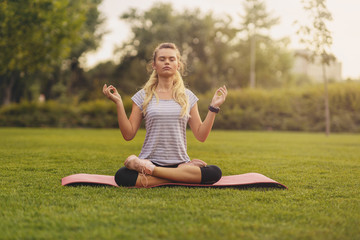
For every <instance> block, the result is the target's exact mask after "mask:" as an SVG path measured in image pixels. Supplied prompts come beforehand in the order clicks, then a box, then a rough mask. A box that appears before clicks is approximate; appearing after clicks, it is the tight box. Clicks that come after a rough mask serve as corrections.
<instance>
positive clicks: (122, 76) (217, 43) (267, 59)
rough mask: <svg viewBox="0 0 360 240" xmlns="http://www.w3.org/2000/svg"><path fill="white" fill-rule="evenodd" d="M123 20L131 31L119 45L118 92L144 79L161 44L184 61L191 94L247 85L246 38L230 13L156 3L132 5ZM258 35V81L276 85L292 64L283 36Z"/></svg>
mask: <svg viewBox="0 0 360 240" xmlns="http://www.w3.org/2000/svg"><path fill="white" fill-rule="evenodd" d="M261 13H262V12H261ZM259 14H260V13H259ZM258 17H259V16H258ZM259 18H260V17H259ZM265 18H266V16H264V17H263V18H262V20H264V19H265ZM122 19H123V20H125V21H127V22H128V23H129V25H130V27H131V29H132V32H133V37H132V38H131V39H130V40H129V41H128V42H126V43H124V44H123V45H122V46H121V47H119V49H118V51H119V52H120V54H121V55H122V58H121V62H120V64H119V67H118V68H117V70H116V73H117V76H118V79H119V82H120V84H119V85H120V89H123V91H125V92H127V93H133V92H135V91H136V89H137V88H138V87H139V86H142V85H143V84H144V83H145V82H146V81H147V74H146V69H145V67H146V64H147V62H148V61H149V60H150V59H151V57H152V54H153V50H154V49H155V47H156V46H157V45H158V44H159V43H161V42H174V43H175V44H176V45H177V46H178V47H179V48H180V51H181V52H182V55H183V58H184V59H185V60H186V61H187V63H188V74H187V76H186V77H185V81H186V83H187V84H188V86H190V88H191V89H193V90H195V91H196V92H199V93H205V92H207V91H208V90H210V89H212V88H215V87H217V86H220V85H223V84H226V85H227V86H229V87H231V88H238V87H247V86H248V76H249V61H250V60H249V59H250V53H249V41H248V39H245V40H243V39H241V38H239V35H238V32H239V29H238V28H235V27H233V22H232V19H231V18H230V17H223V18H217V17H215V16H214V15H213V14H212V13H207V14H204V13H202V12H201V11H200V9H195V10H185V11H184V12H176V11H175V10H174V9H173V8H172V5H170V4H159V3H157V4H156V5H154V6H153V7H152V8H150V9H148V10H147V11H145V12H139V11H138V10H136V9H131V10H129V11H128V12H127V13H125V14H123V15H122ZM264 21H265V20H264ZM270 22H273V20H270V21H268V22H267V24H268V25H266V24H264V23H262V24H261V26H259V28H262V29H264V28H266V29H268V28H270V26H269V24H270ZM164 23H166V24H164ZM240 24H241V26H240V29H244V28H246V26H244V25H246V24H247V23H240ZM270 25H271V24H270ZM258 35H259V41H258V44H257V49H258V51H257V54H258V56H257V59H258V61H257V65H258V67H257V73H258V75H259V84H258V85H259V86H262V87H277V86H281V85H282V84H283V83H284V82H285V80H284V79H286V78H287V77H288V75H289V70H290V68H291V66H292V59H291V57H292V56H291V55H290V54H289V53H288V50H287V40H281V41H273V40H271V39H270V38H269V37H263V35H261V33H260V32H259V33H258ZM274 73H275V74H274Z"/></svg>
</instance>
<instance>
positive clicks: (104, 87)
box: [103, 84, 107, 94]
mask: <svg viewBox="0 0 360 240" xmlns="http://www.w3.org/2000/svg"><path fill="white" fill-rule="evenodd" d="M106 88H107V86H106V84H104V86H103V93H104V94H105V90H106Z"/></svg>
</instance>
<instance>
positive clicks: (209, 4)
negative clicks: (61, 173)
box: [0, 0, 360, 132]
mask: <svg viewBox="0 0 360 240" xmlns="http://www.w3.org/2000/svg"><path fill="white" fill-rule="evenodd" d="M359 10H360V2H359V1H356V0H347V1H342V2H339V1H336V0H328V1H325V0H292V1H286V0H242V1H240V0H238V1H234V0H222V1H220V0H209V1H200V0H184V1H171V0H168V1H166V0H163V1H152V0H147V1H145V0H135V1H122V0H121V1H117V0H102V1H101V0H80V1H67V0H37V1H25V0H18V1H5V0H2V1H1V2H0V94H1V95H0V103H1V108H0V126H22V127H116V126H117V122H116V109H114V106H113V105H112V103H111V102H109V101H108V100H106V99H104V96H103V94H102V91H101V89H102V86H103V85H104V84H105V83H107V84H113V85H114V86H115V87H117V89H118V90H119V92H120V94H121V95H122V97H123V99H124V105H125V107H126V110H127V113H130V111H131V100H130V97H131V96H132V94H134V93H135V92H136V91H138V90H139V89H140V88H141V86H142V85H143V84H144V83H145V82H146V81H147V79H148V72H147V70H146V65H147V64H148V62H149V60H150V58H151V56H152V52H153V50H154V48H155V47H156V46H157V45H158V44H159V43H161V42H174V43H175V44H176V45H177V46H178V47H179V48H180V50H181V53H182V55H183V59H184V60H186V62H187V73H186V76H185V77H184V80H185V83H186V86H187V87H188V88H190V89H191V90H192V91H194V92H195V93H196V94H198V95H199V98H200V101H199V107H200V109H201V114H202V116H204V115H205V114H206V109H207V104H208V103H209V101H210V99H211V96H212V92H213V90H214V89H215V88H216V87H218V86H220V85H223V84H225V85H227V86H228V88H229V89H230V90H231V91H230V93H229V98H228V100H227V104H226V105H224V107H223V108H224V109H222V114H221V115H219V117H218V118H217V121H216V123H215V126H214V127H215V128H221V129H246V130H291V131H293V130H296V131H323V130H324V129H325V128H328V127H327V126H326V125H327V124H330V125H331V129H332V130H333V131H337V132H344V131H346V132H360V97H359V96H360V87H359V84H360V81H359V78H360V68H358V64H357V61H358V59H359V58H360V48H359V47H358V46H357V43H358V42H360V32H359V31H357V27H356V23H357V22H358V21H357V20H360V15H359V14H358V12H359ZM324 100H325V101H324ZM114 118H115V119H114ZM327 118H328V119H327ZM327 122H328V123H327ZM329 128H330V127H329Z"/></svg>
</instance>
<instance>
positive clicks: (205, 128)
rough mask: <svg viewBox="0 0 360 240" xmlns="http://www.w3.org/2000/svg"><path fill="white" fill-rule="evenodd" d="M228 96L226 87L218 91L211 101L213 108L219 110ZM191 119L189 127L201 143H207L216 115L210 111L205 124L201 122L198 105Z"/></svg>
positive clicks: (192, 112)
mask: <svg viewBox="0 0 360 240" xmlns="http://www.w3.org/2000/svg"><path fill="white" fill-rule="evenodd" d="M226 95H227V89H226V87H225V86H223V87H221V88H219V89H218V90H216V92H215V94H214V97H213V99H212V101H211V104H210V105H211V106H213V107H215V108H218V107H220V105H221V104H223V103H224V101H225V98H226ZM190 116H191V117H190V119H189V125H190V128H191V130H192V132H193V134H194V136H195V138H196V139H197V140H199V141H201V142H205V140H206V138H207V137H208V136H209V133H210V131H211V129H212V126H213V124H214V120H215V116H216V113H214V112H211V111H208V114H207V115H206V118H205V120H204V122H202V121H201V118H200V114H199V109H198V105H197V103H195V105H194V106H193V107H192V108H191V110H190Z"/></svg>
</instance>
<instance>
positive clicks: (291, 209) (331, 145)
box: [0, 128, 360, 240]
mask: <svg viewBox="0 0 360 240" xmlns="http://www.w3.org/2000/svg"><path fill="white" fill-rule="evenodd" d="M144 136H145V131H144V130H140V131H139V132H138V134H137V136H136V138H135V139H134V140H133V141H130V142H126V141H124V140H123V139H122V137H121V134H120V132H119V130H116V129H103V130H100V129H48V128H43V129H40V128H39V129H30V128H0V163H1V164H0V188H1V189H0V190H1V191H0V209H1V212H0V214H1V218H0V233H1V234H0V239H197V240H200V239H327V240H331V239H360V228H359V226H360V198H359V196H360V181H359V180H360V178H359V176H360V135H359V134H332V135H330V136H329V137H326V136H325V135H324V134H323V133H303V132H244V131H213V132H212V133H211V134H210V137H209V139H208V140H207V141H206V142H205V143H199V142H197V141H196V140H195V139H194V137H193V136H192V133H191V132H188V153H189V155H190V157H191V158H200V159H203V160H205V161H206V162H208V163H209V164H216V165H218V166H220V167H221V169H222V171H223V175H233V174H242V173H247V172H258V173H261V174H264V175H266V176H268V177H270V178H272V179H274V180H276V181H278V182H280V183H282V184H284V185H286V186H287V187H288V190H280V189H264V188H252V189H245V190H239V189H208V188H204V189H203V188H201V189H194V188H184V187H178V188H155V189H127V188H115V187H89V186H82V187H64V186H61V178H62V177H65V176H67V175H71V174H75V173H90V174H104V175H113V174H114V173H115V172H116V170H117V169H118V168H120V167H121V166H123V162H124V160H125V158H126V157H127V156H128V155H130V154H138V153H139V152H140V149H141V146H142V142H143V139H144Z"/></svg>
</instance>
